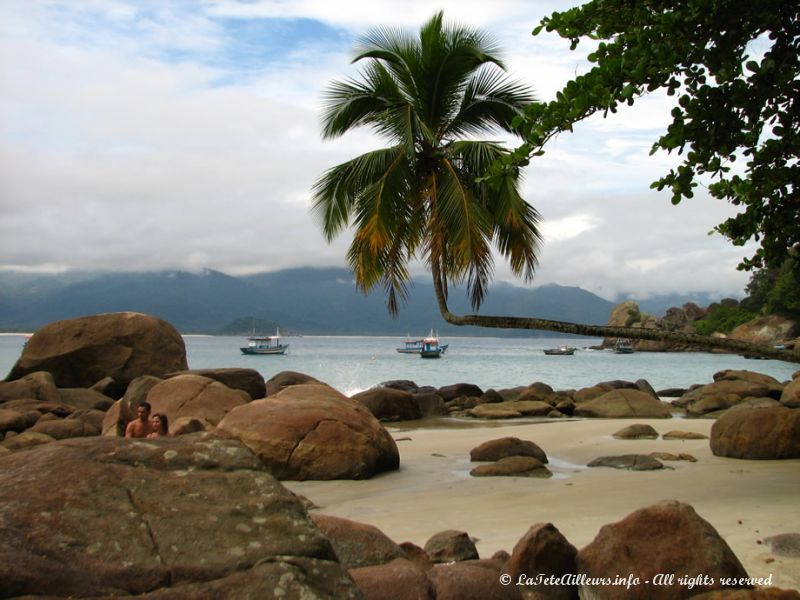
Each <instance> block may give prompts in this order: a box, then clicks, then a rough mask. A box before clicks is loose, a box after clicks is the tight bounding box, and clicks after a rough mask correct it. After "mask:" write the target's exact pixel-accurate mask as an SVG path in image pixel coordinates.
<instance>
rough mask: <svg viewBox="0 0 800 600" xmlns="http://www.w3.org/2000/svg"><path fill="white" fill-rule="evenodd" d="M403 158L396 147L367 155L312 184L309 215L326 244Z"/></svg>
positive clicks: (345, 164)
mask: <svg viewBox="0 0 800 600" xmlns="http://www.w3.org/2000/svg"><path fill="white" fill-rule="evenodd" d="M403 156H404V153H403V148H402V147H398V146H394V147H391V148H386V149H382V150H375V151H373V152H367V153H365V154H362V155H361V156H358V157H356V158H354V159H352V160H349V161H347V162H344V163H342V164H339V165H337V166H335V167H333V168H331V169H329V170H327V171H326V172H325V173H323V175H322V177H320V178H319V179H318V180H317V181H316V182H315V183H314V186H313V188H312V194H311V201H312V204H311V210H312V214H313V215H314V216H315V218H316V220H317V221H318V222H319V223H320V224H321V226H322V230H323V232H324V234H325V237H326V239H327V240H328V241H329V242H330V241H332V240H333V239H334V238H335V237H336V236H337V235H338V234H339V233H340V232H341V231H342V229H344V228H345V227H347V225H348V224H349V223H350V221H351V218H352V217H353V215H354V213H355V212H356V211H358V210H360V209H359V207H360V206H361V205H362V204H363V200H362V198H363V196H364V195H365V194H366V193H367V192H368V191H369V190H371V189H372V188H373V186H375V185H376V182H380V181H381V180H382V179H384V178H385V177H386V174H387V172H389V171H390V170H391V168H392V165H395V164H396V162H397V161H398V160H399V159H400V158H402V157H403ZM362 210H363V209H362Z"/></svg>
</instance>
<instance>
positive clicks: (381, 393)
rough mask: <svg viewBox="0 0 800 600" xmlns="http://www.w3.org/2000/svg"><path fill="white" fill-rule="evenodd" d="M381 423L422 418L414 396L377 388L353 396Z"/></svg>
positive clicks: (399, 391) (385, 388)
mask: <svg viewBox="0 0 800 600" xmlns="http://www.w3.org/2000/svg"><path fill="white" fill-rule="evenodd" d="M351 397H352V399H353V400H355V401H357V402H361V404H363V405H364V406H366V407H367V408H368V409H369V411H370V412H371V413H372V414H373V415H374V416H375V418H376V419H378V420H380V421H411V420H414V419H419V418H421V417H422V411H421V410H420V409H419V404H418V403H417V400H416V398H415V397H414V394H412V393H410V392H406V391H404V390H398V389H394V388H390V387H375V388H371V389H368V390H365V391H363V392H359V393H358V394H355V395H353V396H351Z"/></svg>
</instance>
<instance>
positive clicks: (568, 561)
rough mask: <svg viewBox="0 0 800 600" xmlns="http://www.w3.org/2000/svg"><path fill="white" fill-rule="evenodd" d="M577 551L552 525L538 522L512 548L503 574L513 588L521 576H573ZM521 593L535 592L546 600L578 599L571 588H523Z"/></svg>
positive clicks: (532, 586)
mask: <svg viewBox="0 0 800 600" xmlns="http://www.w3.org/2000/svg"><path fill="white" fill-rule="evenodd" d="M577 555H578V550H577V549H576V548H575V546H573V545H572V544H570V543H569V541H567V538H565V537H564V535H563V534H562V533H561V532H560V531H559V530H558V529H556V528H555V526H554V525H553V524H552V523H538V524H536V525H533V526H531V527H530V529H528V531H527V533H525V535H524V536H522V538H520V540H519V541H518V542H517V543H516V545H515V546H514V550H513V551H512V552H511V557H510V558H509V559H508V561H507V562H506V565H505V568H504V571H506V573H508V575H510V576H511V583H512V584H513V585H516V584H517V583H518V582H519V578H520V577H521V576H527V577H535V576H536V575H539V574H541V575H543V576H545V577H549V576H553V577H557V578H560V577H561V576H563V575H570V574H573V573H575V570H576V569H575V558H576V557H577ZM525 590H526V591H529V592H539V593H540V594H541V597H543V598H547V599H548V600H573V599H575V598H577V597H578V589H577V587H576V586H574V585H542V584H541V583H536V580H535V579H534V583H533V584H532V585H526V586H525Z"/></svg>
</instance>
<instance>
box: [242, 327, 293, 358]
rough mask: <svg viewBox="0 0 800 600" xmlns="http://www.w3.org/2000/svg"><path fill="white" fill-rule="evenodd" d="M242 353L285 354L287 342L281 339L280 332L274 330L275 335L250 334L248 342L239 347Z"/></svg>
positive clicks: (287, 346) (287, 347)
mask: <svg viewBox="0 0 800 600" xmlns="http://www.w3.org/2000/svg"><path fill="white" fill-rule="evenodd" d="M239 349H240V350H241V351H242V354H285V353H286V351H287V350H288V349H289V344H284V343H283V341H282V340H281V332H280V331H279V330H277V329H276V330H275V335H251V336H250V337H249V338H248V344H247V346H245V347H244V348H239Z"/></svg>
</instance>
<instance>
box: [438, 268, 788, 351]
mask: <svg viewBox="0 0 800 600" xmlns="http://www.w3.org/2000/svg"><path fill="white" fill-rule="evenodd" d="M431 271H432V274H433V286H434V289H435V290H436V300H437V301H438V303H439V312H440V313H441V314H442V317H443V318H444V320H445V321H447V322H448V323H450V324H451V325H458V326H464V325H473V326H475V327H489V328H494V329H540V330H543V331H557V332H558V333H570V334H574V335H588V336H598V337H617V338H631V339H638V340H655V341H659V342H673V343H680V344H687V345H691V346H694V347H697V348H702V349H704V350H725V351H728V352H735V353H737V354H743V355H746V356H760V357H764V358H774V359H777V360H783V361H786V362H793V363H800V352H797V351H793V350H785V349H783V350H782V349H779V348H773V347H770V346H763V345H760V344H751V343H749V342H742V341H739V340H733V339H729V338H715V337H707V336H704V335H698V334H695V333H682V332H677V331H664V330H660V329H641V328H634V327H611V326H607V325H583V324H581V323H569V322H567V321H551V320H549V319H537V318H536V317H506V316H502V317H498V316H490V315H464V316H458V315H454V314H453V313H451V312H450V309H449V308H448V307H447V293H446V291H445V288H444V284H443V280H442V277H441V273H440V271H439V268H438V267H437V266H436V265H435V264H434V265H432V267H431Z"/></svg>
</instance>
